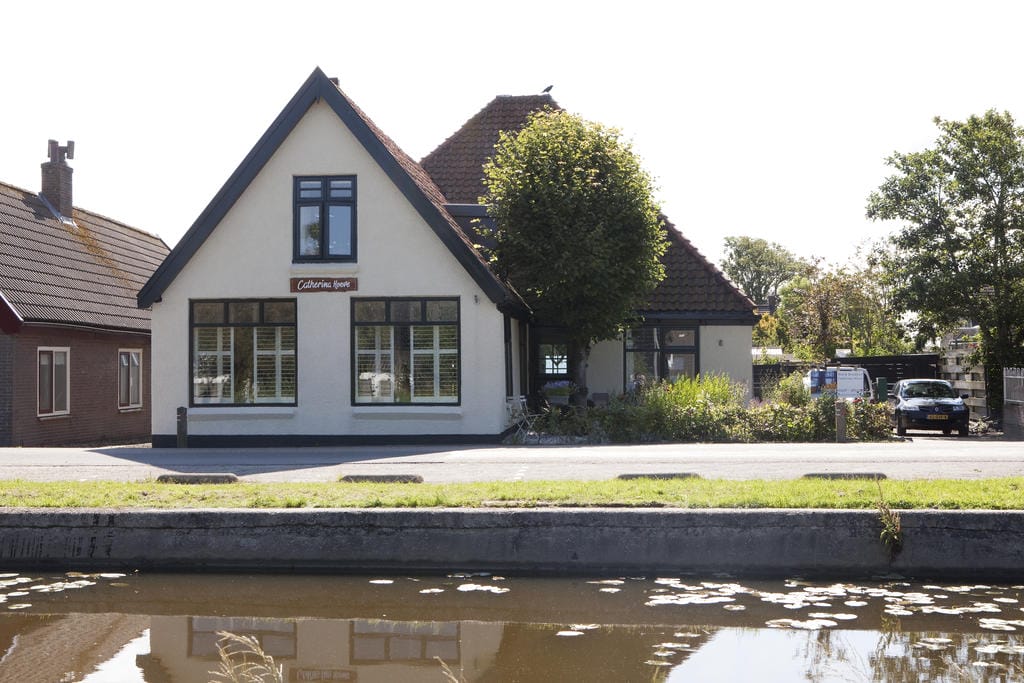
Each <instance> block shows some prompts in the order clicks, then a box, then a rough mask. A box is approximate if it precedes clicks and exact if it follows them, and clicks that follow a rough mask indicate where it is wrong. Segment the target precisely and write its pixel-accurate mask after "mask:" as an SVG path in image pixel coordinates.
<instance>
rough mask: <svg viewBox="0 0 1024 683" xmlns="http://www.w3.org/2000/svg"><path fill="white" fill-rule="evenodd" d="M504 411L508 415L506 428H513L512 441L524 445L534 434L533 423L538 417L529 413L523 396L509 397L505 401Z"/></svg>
mask: <svg viewBox="0 0 1024 683" xmlns="http://www.w3.org/2000/svg"><path fill="white" fill-rule="evenodd" d="M505 410H506V412H507V413H508V426H509V427H513V428H515V434H514V435H513V441H515V442H517V443H526V440H527V439H528V438H529V437H530V435H531V434H534V433H535V432H536V427H534V423H535V422H536V421H537V418H539V417H540V415H538V414H536V413H531V412H530V408H529V406H528V405H527V403H526V397H525V396H509V397H507V398H506V399H505Z"/></svg>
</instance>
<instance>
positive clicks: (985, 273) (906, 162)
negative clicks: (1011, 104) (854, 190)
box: [867, 110, 1024, 412]
mask: <svg viewBox="0 0 1024 683" xmlns="http://www.w3.org/2000/svg"><path fill="white" fill-rule="evenodd" d="M935 125H936V126H937V127H938V129H939V136H938V138H937V139H936V141H935V145H934V147H932V148H930V149H926V150H924V151H921V152H911V153H907V154H900V153H896V154H893V155H892V156H890V157H889V158H888V160H887V164H888V165H889V166H890V167H891V168H893V169H894V170H895V173H894V174H893V175H891V176H889V177H888V178H886V179H885V181H884V182H883V183H882V184H881V185H880V186H879V188H878V190H877V191H875V192H874V193H872V194H871V195H870V197H869V198H868V207H867V215H868V217H869V218H873V219H885V220H899V221H902V223H903V227H901V228H900V229H899V230H898V232H897V233H896V234H895V235H894V236H893V237H892V239H891V243H892V247H893V256H892V258H889V259H887V261H886V265H887V266H888V268H889V277H890V281H891V284H892V287H893V292H894V296H895V299H896V301H897V302H898V304H899V305H900V306H902V307H903V308H905V309H906V310H908V311H914V312H916V313H917V314H918V315H919V316H920V317H921V319H922V321H923V322H924V324H925V325H927V326H930V328H931V329H932V330H935V331H943V330H949V329H952V328H954V327H956V326H959V325H962V324H964V323H965V322H968V321H973V322H975V323H977V324H978V326H979V328H980V331H981V337H982V354H983V362H984V365H985V370H986V378H987V380H986V382H987V387H986V389H987V392H986V393H987V395H988V397H989V407H990V409H992V410H993V411H995V412H998V411H999V410H1000V409H1001V404H1002V369H1003V368H1004V367H1006V366H1011V365H1021V364H1024V230H1022V228H1024V130H1022V129H1021V128H1020V127H1018V126H1017V125H1016V123H1015V122H1014V120H1013V117H1012V116H1011V115H1010V114H1009V113H1007V112H1003V113H999V112H996V111H994V110H990V111H988V112H986V113H985V114H984V115H982V116H971V117H970V118H968V119H967V120H966V121H946V120H943V119H941V118H936V119H935Z"/></svg>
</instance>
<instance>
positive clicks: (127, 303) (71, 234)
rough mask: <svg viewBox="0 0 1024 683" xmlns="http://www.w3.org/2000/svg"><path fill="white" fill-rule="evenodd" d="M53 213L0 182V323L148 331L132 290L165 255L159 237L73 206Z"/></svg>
mask: <svg viewBox="0 0 1024 683" xmlns="http://www.w3.org/2000/svg"><path fill="white" fill-rule="evenodd" d="M72 218H73V219H74V222H73V223H72V222H70V221H69V222H64V221H61V220H59V219H58V218H56V217H55V216H54V214H53V212H52V211H51V210H50V208H49V207H48V206H47V205H46V204H45V203H44V202H43V200H42V199H41V198H40V196H39V195H38V194H36V193H35V192H30V191H28V190H23V189H20V188H17V187H14V186H12V185H7V184H5V183H0V328H2V329H3V330H4V331H5V332H15V331H17V329H18V328H19V327H20V326H21V324H22V323H23V322H30V323H31V322H37V323H50V324H62V325H76V326H87V327H96V328H102V329H114V330H129V331H143V332H148V331H149V311H145V310H140V309H139V308H138V307H137V306H136V303H135V293H136V292H137V291H138V290H139V287H141V286H142V285H143V283H145V282H146V280H147V279H148V278H149V276H150V275H152V273H153V271H154V270H155V269H156V267H157V266H158V265H159V264H160V262H161V261H162V260H163V259H164V257H165V256H166V255H167V252H168V249H167V245H166V244H164V242H163V240H161V239H160V238H159V237H156V236H154V235H150V234H149V233H146V232H143V231H141V230H137V229H135V228H131V227H129V226H127V225H125V224H124V223H119V222H118V221H115V220H111V219H110V218H105V217H104V216H100V215H98V214H95V213H91V212H89V211H84V210H82V209H77V208H76V209H75V210H74V214H73V216H72Z"/></svg>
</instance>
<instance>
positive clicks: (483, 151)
mask: <svg viewBox="0 0 1024 683" xmlns="http://www.w3.org/2000/svg"><path fill="white" fill-rule="evenodd" d="M545 106H548V107H551V108H553V109H559V108H560V107H559V106H558V104H557V103H556V102H555V101H554V99H552V97H551V96H550V95H526V96H512V95H501V96H499V97H496V98H494V99H493V100H491V102H490V103H489V104H488V105H487V106H486V107H484V108H483V109H481V110H480V111H479V112H477V113H476V114H475V115H474V116H473V117H472V118H471V119H469V120H468V121H466V123H464V124H463V125H462V127H461V128H459V130H457V131H456V132H455V133H454V134H452V135H451V137H449V138H448V139H447V140H445V141H444V142H443V143H441V144H440V145H439V146H438V147H437V149H435V150H434V151H433V152H431V153H430V154H428V155H427V156H425V157H424V158H423V159H422V160H421V161H420V165H421V166H422V167H423V169H424V170H426V171H427V172H428V173H430V175H431V176H432V177H433V179H434V182H435V183H437V186H438V187H439V188H440V189H441V191H442V192H444V195H445V198H446V199H447V200H448V201H449V202H450V203H452V204H460V203H465V204H475V203H477V201H478V198H479V197H480V196H482V195H483V194H484V193H485V188H484V185H483V166H484V163H485V162H486V161H487V160H488V159H489V158H490V157H491V156H492V155H493V154H494V145H495V144H496V143H497V142H498V136H499V134H500V132H501V131H507V132H515V131H518V130H520V129H521V128H522V127H523V126H525V125H526V122H527V119H528V118H529V116H530V114H531V113H533V112H535V111H537V110H538V109H541V108H543V107H545ZM665 228H666V230H667V232H668V241H669V246H668V249H667V250H666V252H665V256H664V258H663V262H664V264H665V271H666V273H665V279H664V280H663V281H662V282H661V284H659V285H658V287H657V289H656V290H655V291H654V293H653V294H652V295H651V299H650V303H649V306H648V307H647V308H646V309H645V310H644V311H643V312H644V313H648V314H677V315H681V316H685V317H698V318H702V319H707V318H716V317H717V318H728V319H743V320H746V319H749V321H750V322H751V323H753V322H754V321H755V320H756V317H755V315H754V313H753V311H754V309H755V308H756V307H755V305H754V303H753V302H752V301H751V300H750V299H749V298H747V297H746V295H744V294H743V293H742V292H741V291H740V290H739V289H738V288H737V287H736V286H735V285H733V284H732V282H730V281H729V279H728V278H727V277H726V276H725V275H724V274H723V273H722V272H721V271H720V270H719V269H718V268H716V267H715V266H714V264H712V263H711V262H710V261H708V260H707V259H706V258H704V256H703V255H702V254H701V253H700V252H699V251H697V249H696V247H694V246H693V244H691V243H690V241H689V240H688V239H686V238H685V237H683V235H682V234H680V233H679V231H678V230H677V229H676V228H675V226H673V225H672V223H670V222H669V221H668V220H667V219H665ZM475 239H477V240H478V241H479V239H480V238H479V237H476V238H475Z"/></svg>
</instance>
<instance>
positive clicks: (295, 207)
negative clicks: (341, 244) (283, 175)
mask: <svg viewBox="0 0 1024 683" xmlns="http://www.w3.org/2000/svg"><path fill="white" fill-rule="evenodd" d="M312 181H318V182H319V183H320V196H319V197H317V198H304V197H302V192H301V187H302V183H304V182H307V183H308V182H312ZM331 181H345V182H349V183H351V186H352V193H351V197H336V198H332V197H331V196H330V184H331ZM356 197H357V185H356V176H354V175H323V176H318V175H303V176H294V177H293V178H292V261H293V262H294V263H324V262H331V263H346V262H347V263H351V262H355V261H356V260H357V253H358V240H357V236H358V230H357V222H358V221H357V219H356V213H357V212H356ZM332 206H345V207H349V209H350V217H351V223H350V231H351V234H350V240H351V241H350V248H349V253H348V254H338V255H332V254H330V253H328V252H329V250H328V239H327V236H328V233H329V231H330V227H331V226H330V222H329V218H328V217H329V216H330V207H332ZM304 207H316V208H318V209H319V211H320V222H321V223H322V224H323V223H325V222H326V227H327V229H326V230H321V231H320V238H319V242H320V244H319V248H320V253H319V254H318V255H304V254H302V250H301V248H300V246H301V235H300V233H301V230H302V226H301V218H300V216H301V212H302V209H303V208H304Z"/></svg>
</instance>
